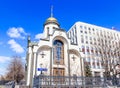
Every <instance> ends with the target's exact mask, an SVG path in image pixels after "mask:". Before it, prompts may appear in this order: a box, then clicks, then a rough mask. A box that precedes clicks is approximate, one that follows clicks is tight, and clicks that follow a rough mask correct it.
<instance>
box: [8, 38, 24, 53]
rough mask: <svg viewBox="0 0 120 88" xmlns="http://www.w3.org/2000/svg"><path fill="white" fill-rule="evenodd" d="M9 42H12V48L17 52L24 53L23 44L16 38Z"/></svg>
mask: <svg viewBox="0 0 120 88" xmlns="http://www.w3.org/2000/svg"><path fill="white" fill-rule="evenodd" d="M8 44H10V48H11V49H12V50H13V51H15V52H16V53H23V52H24V49H23V47H22V46H21V45H19V44H18V43H17V42H16V41H15V40H14V39H11V40H9V41H8Z"/></svg>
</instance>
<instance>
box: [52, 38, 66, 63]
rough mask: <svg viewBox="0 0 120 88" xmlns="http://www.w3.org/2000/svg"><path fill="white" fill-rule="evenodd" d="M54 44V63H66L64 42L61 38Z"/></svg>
mask: <svg viewBox="0 0 120 88" xmlns="http://www.w3.org/2000/svg"><path fill="white" fill-rule="evenodd" d="M53 46H54V64H57V63H59V64H64V44H63V42H61V41H60V40H55V41H54V43H53Z"/></svg>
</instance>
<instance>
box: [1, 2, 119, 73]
mask: <svg viewBox="0 0 120 88" xmlns="http://www.w3.org/2000/svg"><path fill="white" fill-rule="evenodd" d="M51 5H53V7H54V10H53V13H54V17H55V18H57V20H58V21H59V23H60V25H61V27H62V28H63V29H65V30H66V31H67V30H69V28H70V27H71V26H72V25H73V24H74V23H75V22H77V21H82V22H86V23H90V24H95V25H98V26H102V27H107V28H112V27H115V29H116V30H118V31H120V0H0V72H1V73H0V75H1V74H4V73H5V72H6V66H7V65H8V63H9V61H10V60H11V57H12V56H13V55H20V56H22V57H25V52H26V46H27V39H26V37H27V35H28V34H29V35H31V39H32V40H33V41H37V39H35V36H36V35H37V34H39V33H42V32H43V23H44V22H45V20H46V19H47V18H48V17H50V7H51ZM22 60H23V61H24V58H23V59H22Z"/></svg>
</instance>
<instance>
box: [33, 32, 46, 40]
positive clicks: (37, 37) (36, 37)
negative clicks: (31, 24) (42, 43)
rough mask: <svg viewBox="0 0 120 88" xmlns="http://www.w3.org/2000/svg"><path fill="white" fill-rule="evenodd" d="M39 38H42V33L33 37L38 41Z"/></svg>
mask: <svg viewBox="0 0 120 88" xmlns="http://www.w3.org/2000/svg"><path fill="white" fill-rule="evenodd" d="M40 38H44V34H43V33H40V34H37V35H35V39H40Z"/></svg>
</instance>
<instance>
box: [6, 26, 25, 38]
mask: <svg viewBox="0 0 120 88" xmlns="http://www.w3.org/2000/svg"><path fill="white" fill-rule="evenodd" d="M7 34H8V36H9V37H11V38H21V39H25V35H27V33H26V32H25V31H24V29H23V28H22V27H17V28H16V27H12V28H9V29H8V31H7Z"/></svg>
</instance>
